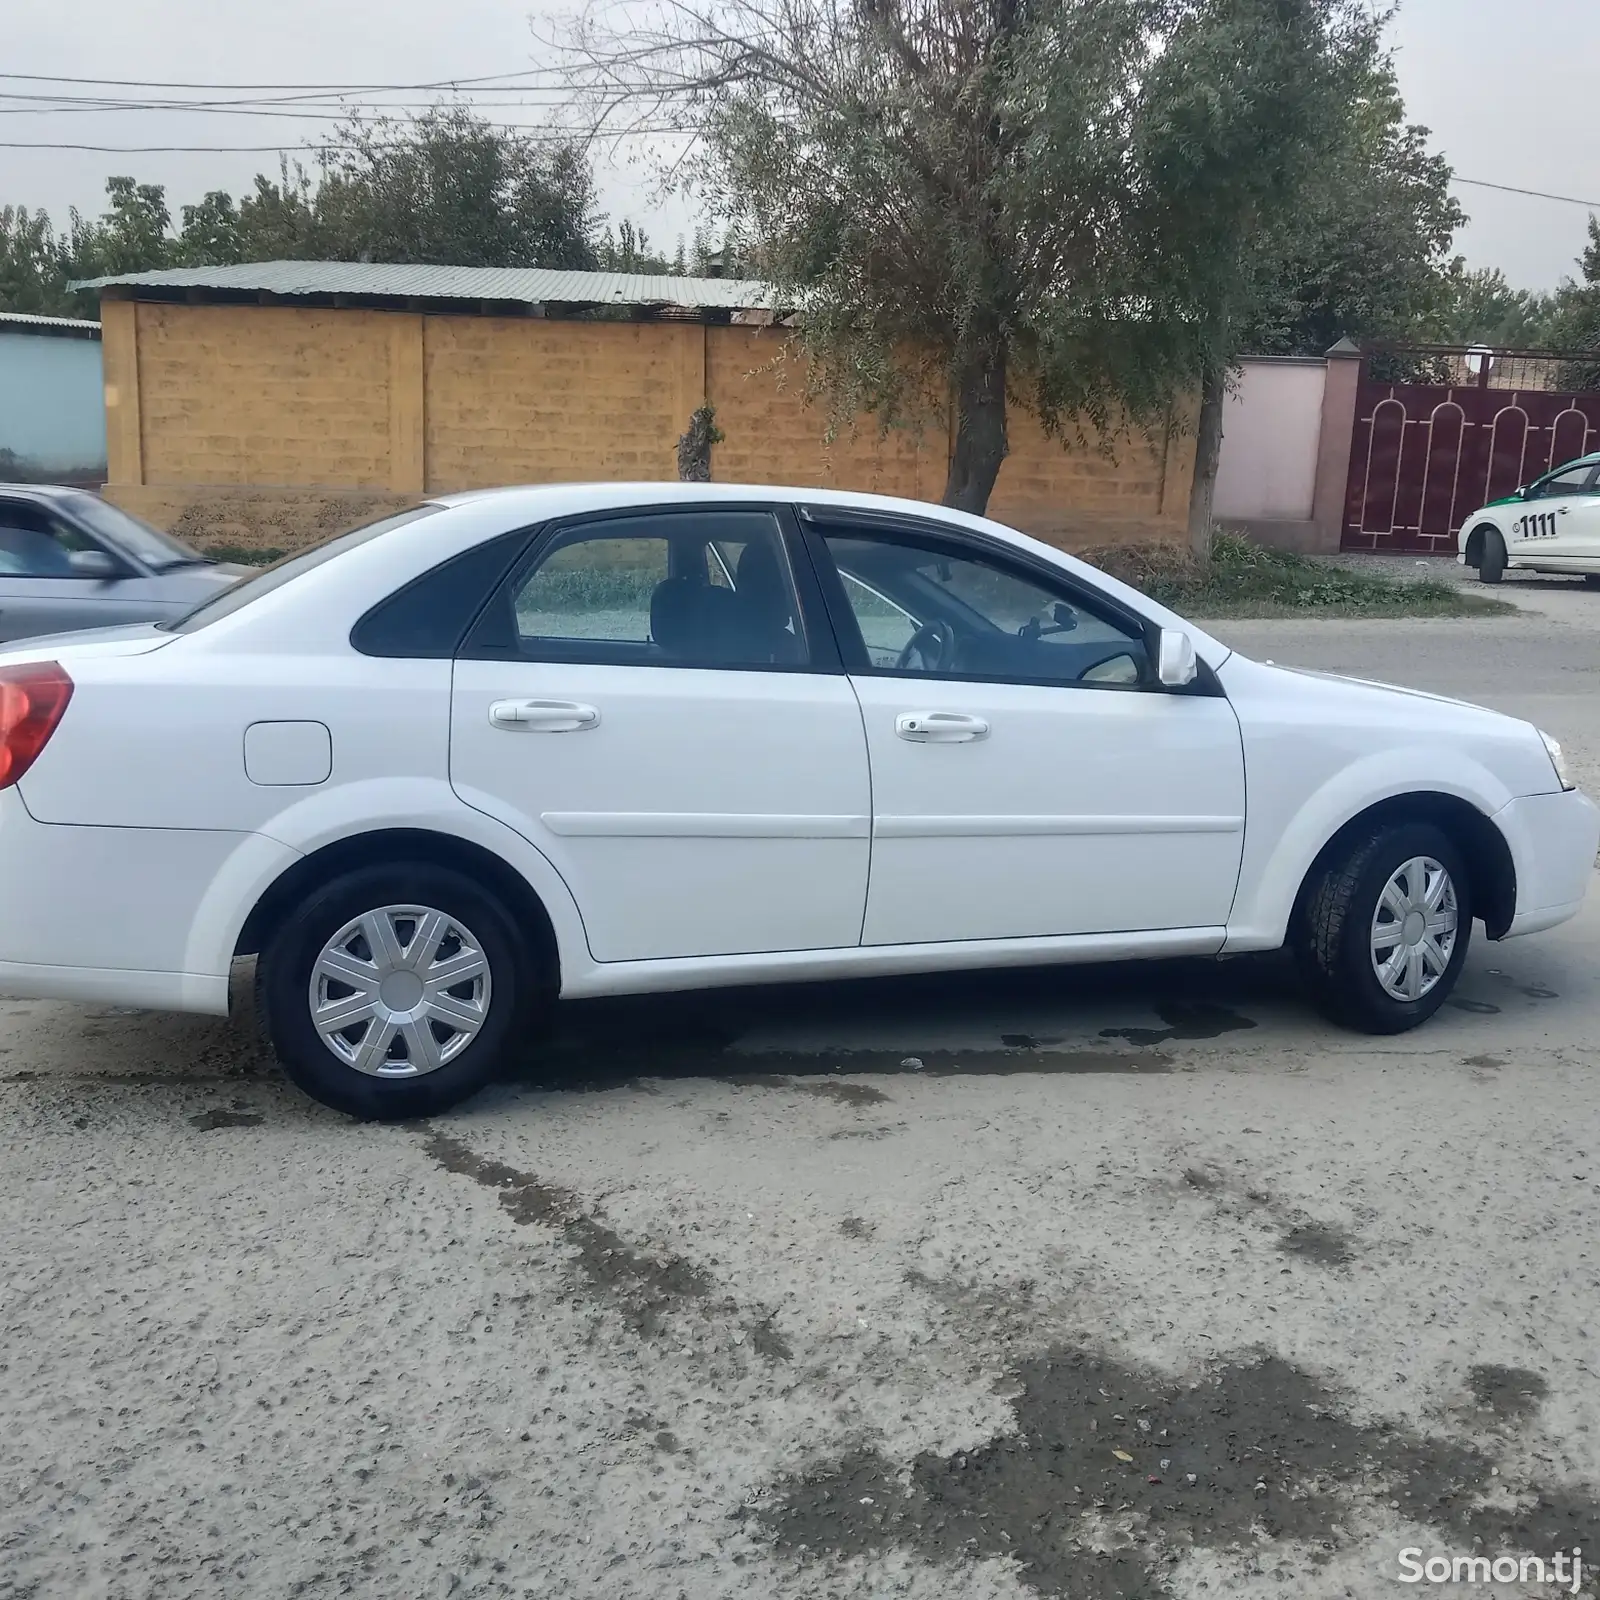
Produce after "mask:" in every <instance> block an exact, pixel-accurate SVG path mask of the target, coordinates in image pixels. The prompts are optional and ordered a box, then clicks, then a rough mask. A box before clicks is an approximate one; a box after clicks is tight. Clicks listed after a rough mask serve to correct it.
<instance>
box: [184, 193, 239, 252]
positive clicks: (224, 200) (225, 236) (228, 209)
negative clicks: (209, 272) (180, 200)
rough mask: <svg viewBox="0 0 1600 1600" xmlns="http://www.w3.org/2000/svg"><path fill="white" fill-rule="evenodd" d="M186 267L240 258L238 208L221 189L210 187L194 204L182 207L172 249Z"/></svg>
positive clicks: (230, 196)
mask: <svg viewBox="0 0 1600 1600" xmlns="http://www.w3.org/2000/svg"><path fill="white" fill-rule="evenodd" d="M174 255H175V257H176V260H177V264H178V265H180V266H185V267H215V266H223V265H225V264H227V263H229V262H233V261H237V260H238V259H239V208H238V207H237V206H236V205H234V203H233V196H232V195H231V194H229V193H228V192H227V191H226V190H224V189H212V190H209V191H208V192H207V193H206V196H205V198H204V199H203V200H201V202H200V204H199V205H197V206H185V207H184V208H183V229H182V231H181V232H180V233H179V235H178V243H177V249H176V250H175V251H174Z"/></svg>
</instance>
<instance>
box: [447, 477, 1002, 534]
mask: <svg viewBox="0 0 1600 1600" xmlns="http://www.w3.org/2000/svg"><path fill="white" fill-rule="evenodd" d="M427 498H428V500H429V501H430V502H431V503H432V504H434V505H441V506H465V505H483V504H486V503H490V502H492V503H494V504H495V505H497V506H498V507H499V508H501V509H503V510H505V511H508V512H510V513H511V514H512V515H514V516H517V517H526V518H527V520H528V521H530V522H534V521H539V520H543V519H546V518H550V517H558V516H570V515H574V514H577V513H579V512H584V511H608V510H612V509H614V508H615V509H621V508H624V507H632V506H659V505H670V504H672V503H673V502H674V501H692V502H694V503H697V504H702V505H703V504H704V503H705V502H706V501H708V500H709V501H717V500H726V501H730V502H743V503H746V504H748V503H749V502H750V501H780V502H796V503H799V504H805V505H815V506H838V507H840V508H842V509H845V508H852V507H853V508H856V509H859V510H875V511H884V512H897V513H899V514H901V515H903V516H919V517H925V518H927V519H929V520H930V521H935V520H937V521H946V522H949V521H954V522H965V523H969V524H971V525H972V526H974V527H980V528H991V529H992V528H993V526H994V524H993V523H991V522H988V521H987V520H986V519H984V518H981V517H974V516H972V515H970V514H969V513H967V512H963V511H956V510H953V509H951V507H949V506H941V505H934V504H931V503H930V502H929V501H926V500H908V499H904V498H902V497H899V496H895V495H883V494H867V493H865V492H863V491H860V490H856V489H819V488H814V487H813V488H807V487H804V486H802V485H795V484H775V483H684V482H681V481H679V480H676V479H670V480H662V481H659V482H652V481H648V480H642V481H639V482H632V483H627V482H624V483H612V482H596V483H540V484H525V485H521V486H517V487H512V488H503V489H469V490H464V491H462V492H461V493H459V494H435V495H429V496H428V497H427ZM1011 531H1015V530H1011Z"/></svg>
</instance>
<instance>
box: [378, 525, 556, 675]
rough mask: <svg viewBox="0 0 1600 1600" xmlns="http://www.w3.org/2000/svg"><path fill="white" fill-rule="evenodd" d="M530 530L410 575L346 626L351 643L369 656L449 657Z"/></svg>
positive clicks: (499, 539) (494, 541)
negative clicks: (410, 576)
mask: <svg viewBox="0 0 1600 1600" xmlns="http://www.w3.org/2000/svg"><path fill="white" fill-rule="evenodd" d="M529 532H530V530H528V529H527V528H522V529H519V530H518V531H517V532H515V533H503V534H501V535H500V536H499V537H498V538H496V539H486V540H485V541H484V542H483V543H482V544H479V545H474V546H473V548H472V549H470V550H464V551H462V553H461V554H460V555H458V556H455V557H453V558H452V559H451V560H449V561H445V562H441V563H440V564H439V565H438V566H437V567H434V568H433V569H432V570H431V571H429V572H425V573H423V574H422V576H421V577H420V578H413V579H412V580H411V582H410V583H408V584H406V585H405V587H404V588H402V589H400V590H398V591H397V592H396V593H394V594H392V595H390V596H389V598H388V599H387V600H383V601H380V602H379V603H378V604H377V605H375V606H374V607H373V608H372V610H370V611H369V612H368V613H367V614H366V616H364V617H363V618H362V619H361V620H360V621H359V622H358V623H357V624H356V625H355V627H354V628H352V629H351V630H350V643H351V644H352V645H353V646H354V647H355V648H356V649H357V650H359V651H360V652H361V653H362V654H363V655H367V656H398V657H403V658H405V659H408V660H412V661H429V660H434V661H438V660H443V661H448V660H449V659H450V658H451V657H452V656H453V655H454V654H455V653H456V651H457V649H458V648H459V647H460V644H461V640H462V636H463V635H464V634H465V633H466V631H467V629H468V628H469V627H471V626H472V620H473V618H474V617H476V616H477V615H478V613H479V612H480V611H481V610H483V608H484V605H485V604H486V603H487V602H488V600H489V598H490V596H491V595H493V593H494V592H495V589H496V588H497V587H498V585H499V583H500V580H501V579H502V578H503V577H505V575H506V568H507V567H509V566H510V565H511V563H512V562H513V561H514V560H515V559H516V557H517V554H518V552H519V551H520V550H521V549H522V547H523V546H524V545H526V544H527V542H528V538H529Z"/></svg>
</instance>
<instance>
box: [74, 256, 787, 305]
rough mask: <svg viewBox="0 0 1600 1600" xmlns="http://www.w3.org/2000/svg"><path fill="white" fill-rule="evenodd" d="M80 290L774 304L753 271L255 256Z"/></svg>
mask: <svg viewBox="0 0 1600 1600" xmlns="http://www.w3.org/2000/svg"><path fill="white" fill-rule="evenodd" d="M72 287H73V288H75V289H105V288H111V287H117V288H133V289H219V290H233V291H236V292H237V291H241V290H242V291H244V292H246V293H258V294H260V293H264V294H279V295H291V296H292V295H324V294H347V295H382V296H385V297H404V298H407V299H411V298H415V299H421V300H501V301H522V302H524V303H525V304H528V305H540V304H543V303H544V302H546V301H550V302H554V303H557V304H568V305H590V306H593V305H659V306H682V307H684V308H686V309H690V310H709V309H717V310H742V309H754V308H768V307H770V306H771V305H772V299H771V295H770V293H769V291H768V289H767V286H766V285H765V284H762V283H755V282H752V281H751V280H749V279H745V278H672V277H657V276H652V275H648V274H644V273H635V272H563V271H556V270H552V269H549V268H544V267H424V266H403V265H399V264H397V263H392V262H376V261H374V262H364V261H251V262H245V263H243V264H242V265H239V266H232V267H173V268H169V269H168V270H166V271H163V272H127V273H118V274H116V275H114V276H112V277H106V278H89V279H87V280H85V281H84V282H82V283H75V284H73V286H72Z"/></svg>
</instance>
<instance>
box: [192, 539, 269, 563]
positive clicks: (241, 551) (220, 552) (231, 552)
mask: <svg viewBox="0 0 1600 1600" xmlns="http://www.w3.org/2000/svg"><path fill="white" fill-rule="evenodd" d="M200 553H201V555H203V556H205V557H207V558H208V559H209V560H212V561H226V562H228V563H230V564H231V565H233V566H239V567H270V566H271V565H272V563H273V562H274V561H282V560H283V558H284V557H285V556H286V555H288V553H289V552H288V551H287V550H281V549H279V547H278V546H277V545H274V544H267V545H253V544H208V545H207V546H206V547H205V548H204V549H203V550H202V551H201V552H200Z"/></svg>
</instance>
